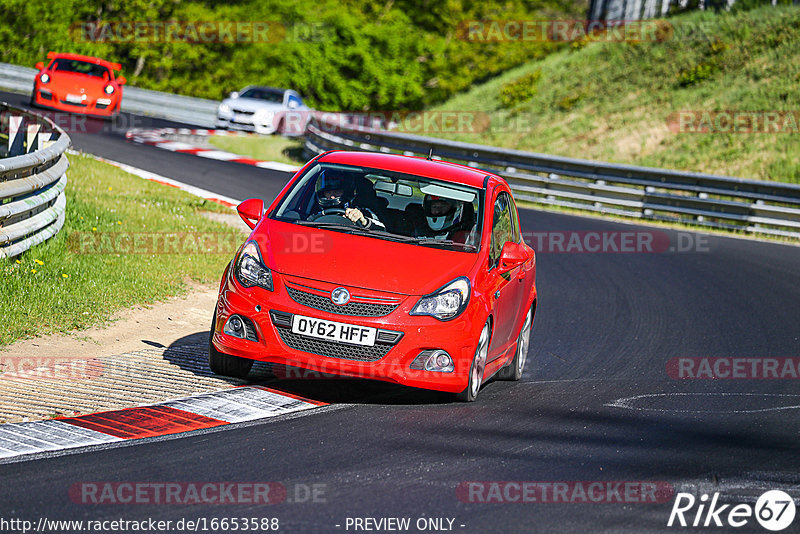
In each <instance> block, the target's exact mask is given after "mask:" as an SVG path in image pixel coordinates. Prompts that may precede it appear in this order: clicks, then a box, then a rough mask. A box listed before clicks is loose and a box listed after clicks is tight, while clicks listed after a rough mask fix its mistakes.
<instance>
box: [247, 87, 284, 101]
mask: <svg viewBox="0 0 800 534" xmlns="http://www.w3.org/2000/svg"><path fill="white" fill-rule="evenodd" d="M239 98H254V99H256V100H266V101H267V102H275V103H276V104H281V103H282V102H283V91H281V90H280V89H268V88H265V87H251V88H250V89H245V90H244V91H242V93H241V94H240V95H239Z"/></svg>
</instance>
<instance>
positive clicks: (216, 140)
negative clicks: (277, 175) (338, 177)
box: [208, 135, 306, 165]
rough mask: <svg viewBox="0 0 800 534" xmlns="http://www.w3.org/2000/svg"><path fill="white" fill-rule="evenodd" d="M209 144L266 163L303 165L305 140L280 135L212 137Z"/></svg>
mask: <svg viewBox="0 0 800 534" xmlns="http://www.w3.org/2000/svg"><path fill="white" fill-rule="evenodd" d="M208 142H209V143H211V144H212V145H214V146H215V147H217V148H219V149H222V150H226V151H228V152H232V153H234V154H239V155H240V156H247V157H250V158H255V159H261V160H265V161H277V162H279V163H288V164H289V165H303V164H304V163H305V162H306V159H305V158H304V157H303V140H302V139H300V138H296V137H283V136H280V135H261V136H222V135H212V136H210V137H209V138H208Z"/></svg>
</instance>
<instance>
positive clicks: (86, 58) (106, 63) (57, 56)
mask: <svg viewBox="0 0 800 534" xmlns="http://www.w3.org/2000/svg"><path fill="white" fill-rule="evenodd" d="M47 58H48V59H60V58H63V59H75V60H78V61H85V62H87V63H94V64H95V65H102V66H103V67H106V68H109V69H111V70H121V69H122V65H120V64H119V63H111V62H110V61H106V60H105V59H100V58H99V57H94V56H83V55H81V54H69V53H57V52H50V53H49V54H47Z"/></svg>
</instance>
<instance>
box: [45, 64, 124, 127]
mask: <svg viewBox="0 0 800 534" xmlns="http://www.w3.org/2000/svg"><path fill="white" fill-rule="evenodd" d="M47 58H48V59H50V63H48V64H47V67H45V66H44V63H42V62H39V63H37V64H36V68H37V69H39V73H38V74H37V75H36V78H35V80H34V82H33V93H32V94H31V105H33V106H39V107H44V108H51V109H56V110H59V111H69V112H71V113H84V114H87V115H96V116H100V117H113V116H114V115H116V114H117V113H119V108H120V105H121V103H122V86H123V85H125V77H123V76H114V71H119V70H120V69H121V68H122V67H121V66H120V65H119V63H110V62H108V61H106V60H104V59H98V58H96V57H91V56H81V55H78V54H56V53H55V52H49V53H48V54H47Z"/></svg>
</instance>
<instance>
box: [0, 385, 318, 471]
mask: <svg viewBox="0 0 800 534" xmlns="http://www.w3.org/2000/svg"><path fill="white" fill-rule="evenodd" d="M322 406H327V403H324V402H320V401H315V400H312V399H306V398H303V397H299V396H296V395H292V394H289V393H285V392H283V391H278V390H274V389H270V388H267V387H263V386H242V387H237V388H232V389H226V390H223V391H217V392H214V393H204V394H201V395H194V396H191V397H185V398H181V399H176V400H171V401H167V402H162V403H159V404H153V405H148V406H140V407H137V408H126V409H124V410H114V411H110V412H100V413H94V414H90V415H82V416H79V417H67V418H63V419H51V420H48V421H33V422H29V423H10V424H5V425H0V460H5V459H9V458H14V457H19V456H24V455H29V454H37V453H45V452H54V451H60V450H65V449H75V448H79V447H85V446H91V445H106V444H112V443H118V442H123V441H129V440H134V439H142V438H151V437H156V436H168V435H170V434H180V433H183V432H191V431H195V430H202V429H207V428H214V427H219V426H225V425H230V424H233V423H242V422H246V421H255V420H258V419H265V418H269V417H276V416H280V415H285V414H289V413H293V412H299V411H303V410H311V409H314V408H319V407H322Z"/></svg>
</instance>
